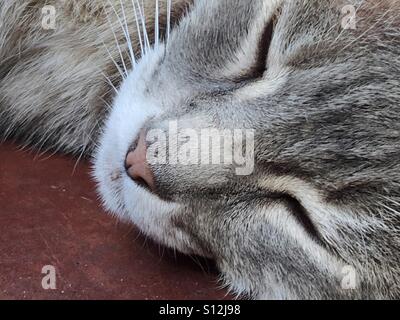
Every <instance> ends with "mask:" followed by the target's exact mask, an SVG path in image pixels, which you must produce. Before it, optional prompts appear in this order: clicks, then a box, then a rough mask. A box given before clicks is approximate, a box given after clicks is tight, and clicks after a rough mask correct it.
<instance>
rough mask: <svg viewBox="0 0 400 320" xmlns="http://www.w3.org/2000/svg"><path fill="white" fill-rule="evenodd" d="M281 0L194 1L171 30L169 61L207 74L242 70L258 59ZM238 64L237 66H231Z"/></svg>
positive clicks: (200, 73) (179, 67)
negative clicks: (262, 40)
mask: <svg viewBox="0 0 400 320" xmlns="http://www.w3.org/2000/svg"><path fill="white" fill-rule="evenodd" d="M281 3H282V0H271V1H263V0H251V1H249V0H220V1H206V0H198V1H195V2H194V4H193V6H192V7H191V9H190V11H189V12H188V13H187V15H186V16H184V17H183V18H182V20H181V22H180V23H179V25H178V26H177V27H176V29H175V30H173V32H172V34H171V37H170V39H169V41H168V43H167V58H166V62H167V63H170V64H173V65H174V67H175V68H177V69H179V70H180V71H184V70H190V71H191V72H192V73H193V74H198V75H201V76H204V77H207V78H220V77H226V78H232V77H234V76H235V75H234V74H230V73H235V72H237V73H238V74H240V73H241V72H242V69H246V68H251V67H252V66H253V65H254V64H255V63H256V59H257V50H258V47H259V45H260V43H259V42H260V39H261V37H262V34H263V31H264V29H265V28H266V27H267V26H268V23H269V21H270V20H271V19H272V16H273V14H274V13H275V11H276V9H277V8H278V7H279V5H280V4H281ZM266 45H267V44H266ZM235 65H237V70H231V69H235ZM183 73H184V72H183Z"/></svg>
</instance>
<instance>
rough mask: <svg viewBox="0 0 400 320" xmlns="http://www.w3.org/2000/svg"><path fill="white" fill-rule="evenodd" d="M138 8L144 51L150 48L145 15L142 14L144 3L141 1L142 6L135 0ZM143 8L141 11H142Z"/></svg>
mask: <svg viewBox="0 0 400 320" xmlns="http://www.w3.org/2000/svg"><path fill="white" fill-rule="evenodd" d="M136 2H137V5H138V9H139V15H140V20H141V22H142V30H143V38H144V44H145V49H146V51H147V50H148V49H150V41H149V36H148V33H147V28H146V17H145V14H144V3H143V1H142V7H141V6H140V4H139V0H136ZM142 9H143V11H142Z"/></svg>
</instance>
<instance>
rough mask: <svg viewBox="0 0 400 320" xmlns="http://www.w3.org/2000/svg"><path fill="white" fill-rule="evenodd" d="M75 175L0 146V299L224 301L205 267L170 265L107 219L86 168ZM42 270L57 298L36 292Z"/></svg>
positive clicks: (59, 162)
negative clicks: (49, 272) (50, 273)
mask: <svg viewBox="0 0 400 320" xmlns="http://www.w3.org/2000/svg"><path fill="white" fill-rule="evenodd" d="M47 158H48V157H47ZM74 167H75V160H74V159H70V158H68V157H63V156H52V157H50V158H48V159H46V155H43V156H41V157H35V154H34V153H33V152H26V151H19V150H18V149H17V147H16V146H14V145H10V144H2V145H0V299H223V298H224V297H225V295H226V292H225V291H224V290H219V289H218V283H217V275H216V273H215V271H214V268H213V267H212V266H211V263H210V262H207V261H202V262H201V263H200V265H199V263H198V262H197V261H194V260H197V259H194V258H193V259H192V258H189V257H184V256H182V255H178V256H176V257H175V255H174V254H173V253H172V252H170V251H167V250H164V249H162V248H159V246H158V245H155V244H152V243H149V242H148V241H147V242H146V241H145V239H143V238H141V237H140V236H138V232H137V231H136V230H135V228H134V227H133V226H129V225H124V224H121V223H120V222H118V221H116V220H115V219H114V218H112V217H111V216H109V215H107V214H106V213H105V212H104V211H103V210H102V209H101V208H100V206H99V202H98V200H97V195H96V192H95V190H94V184H93V182H92V181H91V180H90V177H89V165H88V164H87V163H80V164H79V165H78V166H76V168H75V170H74ZM45 265H52V266H54V267H55V270H56V280H57V281H56V289H55V290H52V289H48V290H44V289H43V288H42V284H41V283H42V278H43V277H44V276H45V275H44V274H42V273H41V272H42V267H43V266H45Z"/></svg>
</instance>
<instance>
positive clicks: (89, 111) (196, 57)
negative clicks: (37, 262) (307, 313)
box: [0, 0, 400, 299]
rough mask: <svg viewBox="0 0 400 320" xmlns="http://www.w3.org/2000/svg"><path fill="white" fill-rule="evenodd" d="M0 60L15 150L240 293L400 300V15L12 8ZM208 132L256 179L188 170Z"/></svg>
mask: <svg viewBox="0 0 400 320" xmlns="http://www.w3.org/2000/svg"><path fill="white" fill-rule="evenodd" d="M45 5H47V7H45ZM48 6H50V7H48ZM51 6H53V7H51ZM52 15H53V16H52ZM52 19H53V20H52ZM52 23H53V25H52ZM0 44H1V45H0V135H1V137H2V138H13V139H16V140H18V141H20V142H21V143H23V144H26V145H30V146H34V147H35V148H38V149H40V150H52V151H53V152H56V151H60V152H65V153H72V154H76V155H78V156H80V155H88V156H91V155H93V158H94V176H95V179H96V180H97V181H98V184H99V190H100V194H101V196H102V198H103V200H104V204H105V206H106V207H107V208H108V209H109V210H110V211H112V212H113V213H114V214H116V215H117V216H118V217H120V218H121V219H125V220H128V221H131V222H133V223H135V224H136V225H137V226H138V227H139V228H140V229H141V230H142V231H143V232H144V233H145V234H146V235H147V236H149V237H151V238H153V239H154V240H156V241H159V242H161V243H162V244H164V245H166V246H169V247H172V248H176V249H178V250H180V251H182V252H185V253H188V254H199V255H203V256H206V257H210V258H212V259H214V260H215V261H216V263H217V265H218V267H219V269H220V271H221V274H222V278H223V281H224V283H225V284H226V285H227V286H228V287H229V288H230V289H231V290H232V291H233V292H235V293H237V294H243V295H247V296H249V297H251V298H258V299H263V298H274V299H303V298H306V299H310V298H312V299H318V298H324V299H334V298H340V299H341V298H349V299H353V298H358V299H363V298H369V299H373V298H400V161H399V160H400V139H399V138H400V103H399V100H400V78H399V75H400V58H399V57H400V3H399V1H396V0H330V1H325V0H192V1H189V0H174V1H172V2H170V1H169V0H159V1H156V0H145V1H144V2H143V1H141V0H139V1H138V0H132V1H131V0H129V1H120V0H110V1H108V0H104V1H100V0H96V1H88V0H74V1H66V0H48V1H46V0H30V1H28V0H27V1H13V0H2V1H1V3H0ZM171 128H172V129H173V130H172V129H171ZM204 129H211V130H214V131H213V132H214V134H213V135H212V136H211V137H214V138H215V135H216V134H217V133H219V132H224V134H225V138H226V137H227V135H226V133H233V132H242V133H244V132H246V135H244V134H242V135H241V136H238V137H239V138H240V137H241V139H239V138H238V139H234V141H235V143H233V144H232V145H233V146H235V148H237V147H238V146H239V147H240V146H243V142H246V148H245V149H243V150H241V151H242V152H243V153H245V154H248V155H250V157H249V158H248V160H250V161H252V163H251V170H250V171H249V172H246V173H245V174H238V170H237V169H238V168H239V167H240V164H239V163H237V162H235V161H231V162H229V161H228V162H223V163H222V161H221V163H220V164H219V163H218V161H216V162H215V163H214V162H213V163H209V162H207V161H206V162H201V161H200V162H196V161H189V162H187V163H183V162H180V161H172V160H176V153H177V152H178V149H179V150H182V147H186V148H185V149H183V150H189V149H190V150H192V151H193V150H195V151H196V150H197V149H196V146H197V148H198V149H200V146H199V144H196V143H195V142H196V139H195V138H196V137H197V138H198V137H201V136H202V134H203V133H204ZM235 130H236V131H235ZM176 133H177V134H178V135H176ZM180 133H182V134H180ZM183 133H184V134H183ZM247 133H251V134H249V135H247ZM176 136H177V137H178V138H176ZM228 136H229V134H228ZM157 137H158V139H156V138H157ZM160 137H164V138H165V141H164V142H165V143H160V142H161V140H162V139H161V138H160ZM231 138H232V137H231ZM236 138H237V137H236ZM242 138H243V139H242ZM244 138H245V139H244ZM228 140H229V139H226V141H228ZM197 142H198V141H197ZM155 146H157V148H155ZM219 146H220V147H221V144H219ZM171 147H173V148H171ZM188 147H190V148H188ZM154 149H157V150H156V152H155V157H152V159H149V157H148V154H149V151H150V150H153V151H154ZM221 149H222V147H221ZM239 149H240V148H239ZM171 150H172V151H171ZM235 150H236V149H235ZM197 151H198V150H197ZM203 151H204V150H202V152H203ZM214 151H215V150H214ZM214 151H213V152H211V153H212V155H213V156H214V155H215V153H214ZM219 151H221V150H219ZM231 151H232V150H231V149H229V148H228V149H224V150H223V151H222V154H223V155H225V156H228V158H229V155H230V156H232V152H231ZM204 152H205V154H206V155H207V154H208V150H206V151H204ZM204 152H203V155H204ZM160 154H165V155H167V157H166V158H165V159H164V160H166V161H160V157H157V155H160ZM194 154H196V152H195V153H194ZM208 155H210V154H208ZM179 159H181V158H179ZM217 159H218V157H217ZM235 159H237V158H235ZM155 160H157V161H155Z"/></svg>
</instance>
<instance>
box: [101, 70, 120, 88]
mask: <svg viewBox="0 0 400 320" xmlns="http://www.w3.org/2000/svg"><path fill="white" fill-rule="evenodd" d="M101 74H102V75H103V77H104V78H105V79H106V80H107V82H108V84H109V85H110V86H111V88H113V89H114V91H115V93H118V90H117V88H116V87H115V86H114V84H113V83H112V81H111V79H110V78H109V77H107V75H106V74H105V73H104V72H103V71H101Z"/></svg>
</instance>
